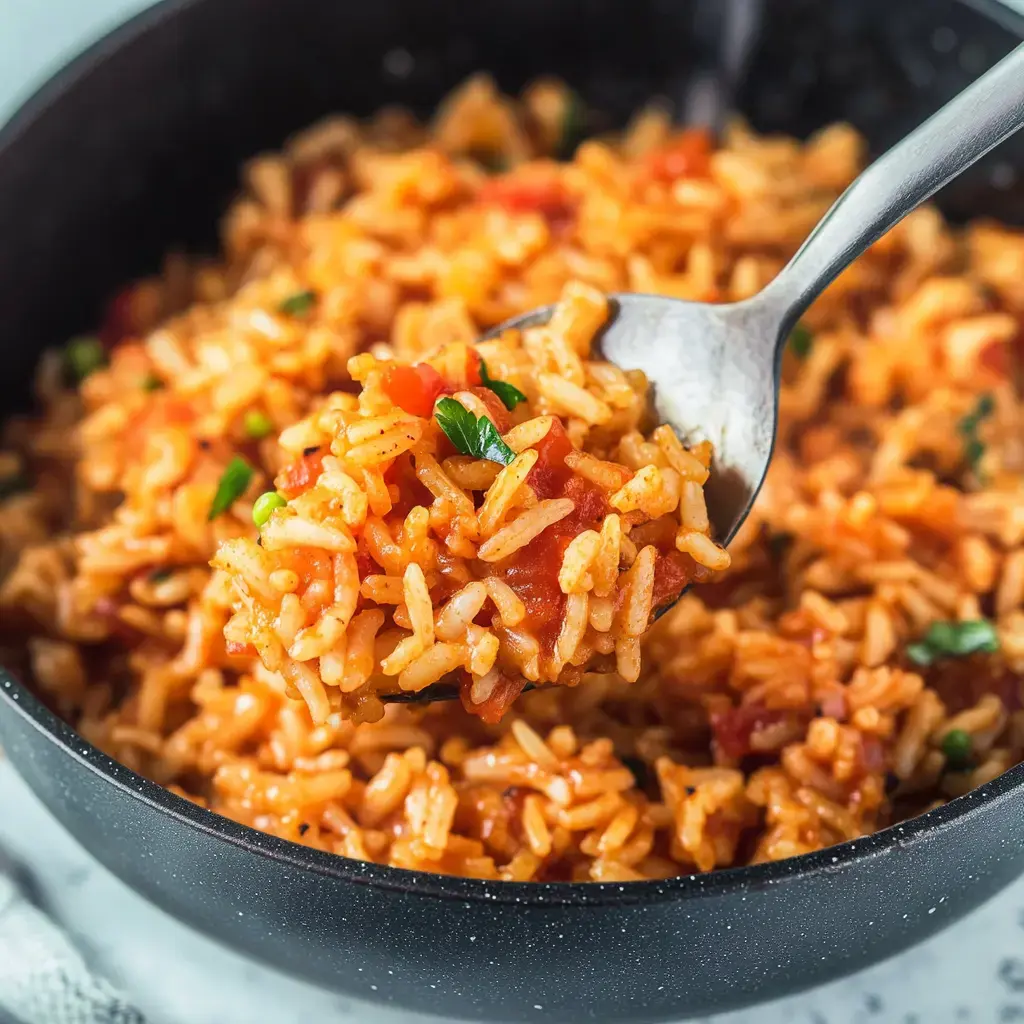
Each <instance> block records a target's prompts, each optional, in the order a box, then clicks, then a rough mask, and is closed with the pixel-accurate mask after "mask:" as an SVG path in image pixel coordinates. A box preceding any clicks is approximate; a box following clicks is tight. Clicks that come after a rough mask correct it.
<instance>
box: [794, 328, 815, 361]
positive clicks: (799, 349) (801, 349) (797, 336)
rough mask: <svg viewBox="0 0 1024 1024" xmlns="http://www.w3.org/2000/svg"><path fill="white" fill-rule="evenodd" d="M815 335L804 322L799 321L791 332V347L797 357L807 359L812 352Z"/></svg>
mask: <svg viewBox="0 0 1024 1024" xmlns="http://www.w3.org/2000/svg"><path fill="white" fill-rule="evenodd" d="M813 341H814V335H813V334H811V332H810V330H809V329H808V328H807V327H805V326H804V325H803V324H801V323H798V324H797V325H796V326H795V327H794V328H793V330H792V331H790V333H789V348H790V351H791V352H792V353H793V355H795V356H796V357H797V359H806V358H807V357H808V355H810V352H811V343H812V342H813Z"/></svg>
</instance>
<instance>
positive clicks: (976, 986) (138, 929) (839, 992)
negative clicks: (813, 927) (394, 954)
mask: <svg viewBox="0 0 1024 1024" xmlns="http://www.w3.org/2000/svg"><path fill="white" fill-rule="evenodd" d="M145 6H147V0H0V121H2V120H3V119H4V118H5V117H6V116H7V115H8V114H9V113H10V112H11V111H12V110H13V109H14V108H15V107H16V105H17V103H18V102H20V100H21V99H23V98H24V97H25V96H26V95H27V94H28V93H29V92H30V91H31V89H32V88H33V87H34V86H35V85H36V84H37V83H38V82H40V81H41V80H42V79H43V78H45V77H46V76H47V75H48V74H49V73H50V72H51V71H52V70H55V69H56V68H57V67H58V66H60V64H61V63H63V62H64V61H65V60H66V59H67V57H68V56H70V55H71V54H73V53H74V52H75V51H76V50H78V49H80V48H81V47H82V46H84V45H85V44H86V43H88V42H89V41H90V40H92V39H94V38H96V37H97V36H98V35H100V34H102V33H103V32H104V31H105V30H106V29H107V28H109V27H110V26H112V25H114V24H116V23H117V22H118V21H120V20H123V18H125V17H127V16H129V15H130V14H132V13H134V12H135V11H137V10H139V9H141V8H142V7H145ZM0 849H2V850H3V851H4V852H5V853H7V854H8V855H9V856H11V857H13V858H14V859H15V860H16V861H18V862H19V863H20V864H22V865H23V866H24V867H25V868H26V869H27V871H28V872H29V874H30V875H31V877H32V879H33V881H34V883H35V886H36V889H37V891H38V893H39V894H40V898H41V901H42V902H43V904H44V905H45V906H46V907H47V909H48V910H49V911H50V912H51V913H52V914H53V915H54V916H55V917H56V918H57V919H58V920H59V921H60V922H61V923H62V924H64V926H65V927H66V928H67V929H68V930H69V932H70V933H71V935H72V936H73V938H74V939H75V941H76V942H77V943H78V944H79V946H80V948H81V949H82V951H83V953H84V955H85V956H86V957H87V958H88V960H89V961H90V963H92V964H93V965H94V966H95V967H96V969H98V970H100V971H101V972H103V973H104V974H105V975H107V976H108V977H109V978H110V979H111V980H112V981H113V982H115V983H116V984H118V985H120V986H122V987H123V988H124V989H125V990H126V992H127V993H128V994H129V995H130V996H131V997H132V999H134V1000H135V1001H136V1002H137V1004H138V1005H139V1006H140V1007H141V1008H142V1009H143V1010H144V1011H145V1012H146V1014H147V1015H148V1018H149V1020H150V1021H151V1022H152V1024H310V1022H314V1021H315V1022H318V1024H320V1022H322V1024H357V1022H358V1024H399V1022H403V1024H415V1020H416V1019H417V1018H414V1017H413V1016H412V1015H410V1014H408V1013H403V1012H399V1011H396V1010H394V1009H388V1008H382V1007H376V1006H374V1007H371V1006H369V1005H368V1004H366V1003H362V1002H359V1001H357V1000H352V999H346V998H342V997H339V996H335V995H331V994H329V993H326V992H323V991H320V990H317V989H315V988H312V987H310V986H308V985H305V984H302V983H300V982H298V981H295V980H294V979H291V978H288V977H285V976H283V975H280V974H278V973H276V972H275V971H273V970H270V969H268V968H266V967H264V966H262V965H257V964H254V963H253V962H251V961H249V960H247V959H245V958H243V957H241V956H238V955H236V954H234V953H231V952H229V951H228V950H226V949H224V948H223V947H221V946H219V945H217V944H216V943H214V942H212V941H210V940H208V939H206V938H204V937H202V936H200V935H198V934H197V933H195V932H193V931H191V930H190V929H188V928H186V927H184V926H183V925H180V924H178V923H177V922H175V921H174V920H173V919H171V918H170V917H168V916H167V915H166V914H164V913H163V912H162V911H160V910H157V909H156V908H154V907H152V906H151V905H150V904H148V903H147V902H146V901H144V900H143V899H142V898H141V897H139V896H136V895H135V894H134V893H133V892H132V891H130V890H129V889H128V888H127V887H126V886H124V885H123V884H121V883H120V882H119V881H118V880H117V879H116V878H115V877H113V876H112V875H111V874H110V873H109V872H107V871H106V870H105V869H104V868H102V867H100V866H99V865H98V864H97V863H96V862H95V861H93V860H92V859H91V858H90V857H89V856H88V855H87V854H85V853H84V852H83V851H82V850H81V849H80V848H79V847H78V846H77V845H76V844H75V843H74V841H73V840H71V839H70V837H68V836H67V835H66V833H64V831H63V830H62V829H61V828H60V826H59V825H58V824H57V823H56V822H55V821H54V820H53V819H52V818H51V817H50V816H49V814H48V813H47V812H46V811H45V810H44V809H43V807H42V806H41V805H40V804H39V802H38V801H37V800H36V799H35V797H34V796H33V795H32V794H31V793H30V792H29V791H28V789H27V787H26V786H25V785H24V783H22V782H21V780H20V779H19V778H18V777H17V776H16V775H15V773H14V772H13V770H12V769H11V767H10V766H9V765H8V764H6V763H3V762H2V761H0ZM418 1019H420V1020H422V1021H424V1024H426V1022H427V1021H428V1020H434V1021H436V1020H437V1018H426V1017H423V1018H418ZM890 1022H892V1024H990V1022H991V1024H1010V1022H1024V880H1021V882H1019V883H1017V884H1016V885H1015V886H1013V887H1012V888H1010V889H1008V890H1006V891H1005V892H1004V893H1003V894H1001V895H1000V896H998V897H996V898H995V899H994V900H992V901H991V902H989V903H988V904H987V905H986V906H984V907H982V908H981V909H979V910H978V911H976V912H975V913H974V914H973V915H971V916H970V917H968V918H966V919H965V920H963V921H962V922H960V923H959V924H957V925H954V926H953V927H952V928H951V929H949V930H947V931H946V932H944V933H943V934H941V935H939V936H937V937H935V938H933V939H932V940H930V941H929V942H927V943H925V944H923V945H921V946H919V947H917V948H916V949H914V950H911V951H910V952H908V953H905V954H904V955H903V956H900V957H898V958H896V959H894V960H891V961H889V962H888V963H885V964H882V965H879V966H877V967H874V968H872V969H870V970H868V971H864V972H862V973H861V974H858V975H855V976H854V977H852V978H849V979H847V980H845V981H841V982H837V983H834V984H832V985H828V986H825V987H823V988H820V989H817V990H815V991H814V992H811V993H807V994H805V995H802V996H798V997H794V998H791V999H786V1000H783V1001H781V1002H776V1003H773V1004H769V1005H765V1006H762V1007H759V1008H757V1009H755V1010H750V1011H746V1012H744V1013H738V1014H726V1015H721V1016H718V1017H715V1018H713V1024H890ZM707 1024H712V1021H709V1022H707Z"/></svg>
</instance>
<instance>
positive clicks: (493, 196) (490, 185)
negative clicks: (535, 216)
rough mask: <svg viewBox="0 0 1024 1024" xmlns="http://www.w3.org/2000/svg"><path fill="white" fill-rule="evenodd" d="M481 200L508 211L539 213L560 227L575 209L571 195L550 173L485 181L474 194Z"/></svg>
mask: <svg viewBox="0 0 1024 1024" xmlns="http://www.w3.org/2000/svg"><path fill="white" fill-rule="evenodd" d="M477 196H478V198H479V200H480V202H481V203H484V204H485V205H488V206H500V207H501V208H502V209H503V210H507V211H508V212H509V213H539V214H540V215H541V216H542V217H543V218H544V219H545V220H546V221H547V222H548V224H550V225H551V226H552V227H563V226H565V225H566V224H567V223H569V222H571V220H572V218H573V215H574V213H575V206H574V203H573V199H572V196H571V195H570V194H569V192H568V191H567V189H566V188H565V185H563V184H562V182H561V180H560V179H559V178H557V177H555V176H553V175H551V176H548V175H538V174H528V175H527V174H512V175H508V176H506V177H501V178H491V179H489V180H488V181H486V182H485V183H484V184H483V186H482V187H481V189H480V191H479V193H478V194H477Z"/></svg>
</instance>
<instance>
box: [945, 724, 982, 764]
mask: <svg viewBox="0 0 1024 1024" xmlns="http://www.w3.org/2000/svg"><path fill="white" fill-rule="evenodd" d="M942 753H943V754H944V755H945V758H946V763H947V764H948V765H949V767H950V768H952V769H954V770H955V771H962V770H963V769H964V768H969V767H970V766H971V758H972V755H973V753H974V741H973V740H972V739H971V734H970V733H969V732H967V731H966V730H964V729H950V730H949V732H947V733H946V735H945V736H943V737H942Z"/></svg>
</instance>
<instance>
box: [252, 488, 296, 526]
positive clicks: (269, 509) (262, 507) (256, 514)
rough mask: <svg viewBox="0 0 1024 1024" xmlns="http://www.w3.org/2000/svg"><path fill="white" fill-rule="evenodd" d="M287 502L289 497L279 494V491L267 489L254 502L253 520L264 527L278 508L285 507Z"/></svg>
mask: <svg viewBox="0 0 1024 1024" xmlns="http://www.w3.org/2000/svg"><path fill="white" fill-rule="evenodd" d="M287 504H288V501H287V499H286V498H284V497H283V496H282V495H280V494H278V493H277V491H265V492H264V493H263V494H261V495H260V496H259V497H258V498H257V499H256V500H255V501H254V502H253V505H252V521H253V522H254V523H255V524H256V525H257V526H260V527H262V526H264V525H265V524H266V522H267V520H269V519H270V517H271V515H273V513H274V511H275V510H276V509H279V508H284V507H285V505H287Z"/></svg>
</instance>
